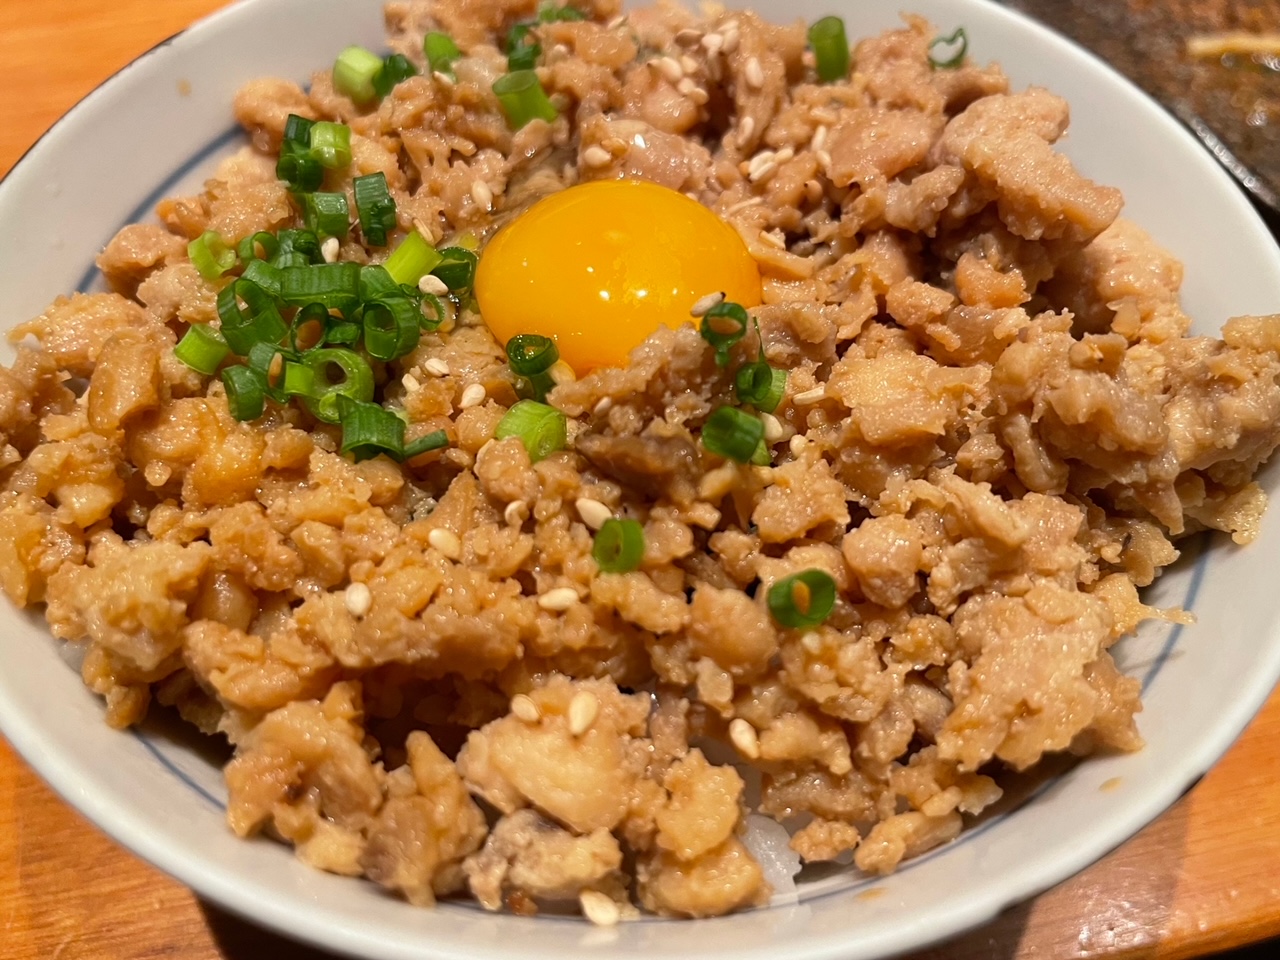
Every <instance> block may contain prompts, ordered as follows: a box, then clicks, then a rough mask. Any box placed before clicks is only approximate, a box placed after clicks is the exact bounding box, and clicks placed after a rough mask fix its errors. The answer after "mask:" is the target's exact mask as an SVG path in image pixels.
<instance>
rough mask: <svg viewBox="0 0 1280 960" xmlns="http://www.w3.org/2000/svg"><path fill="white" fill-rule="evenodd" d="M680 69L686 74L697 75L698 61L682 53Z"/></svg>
mask: <svg viewBox="0 0 1280 960" xmlns="http://www.w3.org/2000/svg"><path fill="white" fill-rule="evenodd" d="M680 69H681V70H683V71H684V72H685V73H697V72H698V61H697V60H695V59H693V57H691V56H689V55H688V54H687V53H682V54H681V55H680Z"/></svg>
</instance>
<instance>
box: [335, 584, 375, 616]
mask: <svg viewBox="0 0 1280 960" xmlns="http://www.w3.org/2000/svg"><path fill="white" fill-rule="evenodd" d="M342 602H343V604H344V605H345V606H346V608H347V613H349V614H351V615H352V616H353V617H363V616H364V615H365V614H366V613H368V612H369V608H370V607H371V606H373V594H372V593H371V592H370V591H369V587H368V586H367V585H366V584H363V583H353V584H351V585H350V586H349V587H347V589H346V590H344V591H343V592H342Z"/></svg>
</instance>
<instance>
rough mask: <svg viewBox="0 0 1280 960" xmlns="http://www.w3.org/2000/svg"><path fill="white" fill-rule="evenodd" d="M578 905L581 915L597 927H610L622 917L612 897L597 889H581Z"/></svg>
mask: <svg viewBox="0 0 1280 960" xmlns="http://www.w3.org/2000/svg"><path fill="white" fill-rule="evenodd" d="M578 905H579V906H580V907H582V915H583V916H584V917H586V918H587V919H588V920H590V921H591V922H592V923H594V924H595V925H596V926H597V927H612V926H615V925H616V924H617V923H618V921H619V920H621V919H622V911H621V910H619V909H618V905H617V904H616V903H614V901H613V898H611V897H609V896H607V895H606V894H603V893H601V892H600V891H599V890H583V891H582V892H581V893H580V894H578Z"/></svg>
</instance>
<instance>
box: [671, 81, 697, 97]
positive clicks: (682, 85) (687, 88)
mask: <svg viewBox="0 0 1280 960" xmlns="http://www.w3.org/2000/svg"><path fill="white" fill-rule="evenodd" d="M697 89H698V85H697V84H696V83H694V82H693V80H691V79H690V78H689V77H681V78H680V82H679V83H677V84H676V90H677V91H679V92H680V93H682V94H683V95H684V96H686V97H687V96H688V95H689V94H691V93H693V91H695V90H697Z"/></svg>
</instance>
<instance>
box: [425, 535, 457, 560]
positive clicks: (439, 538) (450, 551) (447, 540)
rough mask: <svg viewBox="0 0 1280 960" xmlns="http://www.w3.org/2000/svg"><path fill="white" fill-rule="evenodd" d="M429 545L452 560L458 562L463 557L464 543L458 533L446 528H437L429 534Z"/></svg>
mask: <svg viewBox="0 0 1280 960" xmlns="http://www.w3.org/2000/svg"><path fill="white" fill-rule="evenodd" d="M427 543H429V544H430V545H431V546H432V547H434V548H435V549H436V550H439V551H440V552H441V553H442V554H444V556H445V557H447V558H448V559H450V560H457V559H458V558H459V557H461V556H462V541H461V540H459V539H458V535H457V534H456V533H454V532H453V531H452V530H446V529H445V528H444V527H436V528H435V529H434V530H432V531H431V532H430V533H428V534H427Z"/></svg>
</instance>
